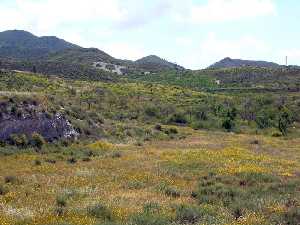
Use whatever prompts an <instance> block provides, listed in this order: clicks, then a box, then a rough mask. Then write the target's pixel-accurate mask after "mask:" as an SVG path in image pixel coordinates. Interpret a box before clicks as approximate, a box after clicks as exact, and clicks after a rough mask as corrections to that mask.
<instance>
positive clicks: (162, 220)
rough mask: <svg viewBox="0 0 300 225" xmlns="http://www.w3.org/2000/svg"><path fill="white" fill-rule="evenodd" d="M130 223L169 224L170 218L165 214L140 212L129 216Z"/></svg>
mask: <svg viewBox="0 0 300 225" xmlns="http://www.w3.org/2000/svg"><path fill="white" fill-rule="evenodd" d="M130 224H131V225H168V224H171V223H170V220H169V219H168V218H166V217H165V216H160V215H155V214H149V213H141V214H137V215H134V216H132V217H131V219H130Z"/></svg>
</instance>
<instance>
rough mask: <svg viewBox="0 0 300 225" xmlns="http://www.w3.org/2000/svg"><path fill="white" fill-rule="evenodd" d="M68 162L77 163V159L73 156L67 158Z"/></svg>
mask: <svg viewBox="0 0 300 225" xmlns="http://www.w3.org/2000/svg"><path fill="white" fill-rule="evenodd" d="M67 162H68V163H70V164H75V163H77V159H75V158H74V157H72V158H69V159H68V160H67Z"/></svg>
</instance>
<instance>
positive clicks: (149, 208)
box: [144, 202, 161, 214]
mask: <svg viewBox="0 0 300 225" xmlns="http://www.w3.org/2000/svg"><path fill="white" fill-rule="evenodd" d="M160 209H161V208H160V206H159V204H158V203H156V202H149V203H147V204H145V205H144V213H147V214H156V213H159V212H160Z"/></svg>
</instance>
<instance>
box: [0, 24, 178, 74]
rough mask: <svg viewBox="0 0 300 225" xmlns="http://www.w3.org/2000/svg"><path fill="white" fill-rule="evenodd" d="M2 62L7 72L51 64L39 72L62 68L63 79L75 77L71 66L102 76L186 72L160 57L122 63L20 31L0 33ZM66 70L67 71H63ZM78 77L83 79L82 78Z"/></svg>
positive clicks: (105, 54)
mask: <svg viewBox="0 0 300 225" xmlns="http://www.w3.org/2000/svg"><path fill="white" fill-rule="evenodd" d="M1 61H5V62H7V61H9V62H10V66H9V67H5V66H6V65H7V64H5V63H4V64H3V65H0V68H1V66H2V68H6V69H13V66H14V65H16V68H14V69H19V68H20V64H32V65H35V64H36V62H37V64H38V65H40V64H43V65H47V64H48V66H47V67H48V69H47V70H45V69H40V70H39V72H43V73H46V74H49V73H53V72H58V69H57V68H58V67H59V68H61V69H59V71H60V72H63V74H62V75H64V76H68V77H72V76H73V75H71V74H70V73H68V71H70V68H69V65H68V64H71V65H72V66H74V65H75V67H76V68H79V67H80V66H85V67H86V68H87V67H89V69H96V70H98V71H100V73H101V72H107V73H115V74H118V75H124V74H129V73H136V74H141V73H144V72H158V71H165V70H168V69H183V68H182V67H180V66H178V65H175V64H173V63H170V62H167V61H165V60H163V59H160V58H159V57H157V56H149V57H145V58H143V59H141V60H138V61H136V62H134V61H130V60H120V59H116V58H114V57H112V56H110V55H109V54H107V53H105V52H104V51H101V50H99V49H96V48H82V47H80V46H77V45H75V44H71V43H69V42H66V41H64V40H62V39H59V38H57V37H37V36H34V35H33V34H31V33H29V32H26V31H20V30H13V31H4V32H1V33H0V62H1ZM54 65H59V66H54ZM79 65H80V66H79ZM63 67H66V68H65V69H63ZM24 69H25V68H24ZM27 69H28V68H27ZM29 71H33V69H32V68H30V69H29ZM79 73H82V72H79ZM92 73H94V72H92ZM102 74H103V73H102ZM56 75H59V74H56ZM75 77H76V78H79V76H75Z"/></svg>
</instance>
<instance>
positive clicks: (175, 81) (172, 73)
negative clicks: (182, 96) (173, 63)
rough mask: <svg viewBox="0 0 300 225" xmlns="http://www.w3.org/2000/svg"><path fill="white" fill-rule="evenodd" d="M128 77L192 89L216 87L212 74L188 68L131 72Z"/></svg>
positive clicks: (133, 79) (135, 80)
mask: <svg viewBox="0 0 300 225" xmlns="http://www.w3.org/2000/svg"><path fill="white" fill-rule="evenodd" d="M128 78H129V80H132V81H133V82H137V81H143V82H150V83H157V84H163V85H174V86H180V87H185V88H192V89H194V90H201V89H206V88H217V87H218V85H217V83H216V79H215V78H214V77H213V76H209V75H206V74H205V73H202V72H201V71H199V72H195V71H190V70H185V71H178V70H168V71H165V72H158V73H155V74H144V75H141V74H138V75H135V74H132V75H129V76H128Z"/></svg>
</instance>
